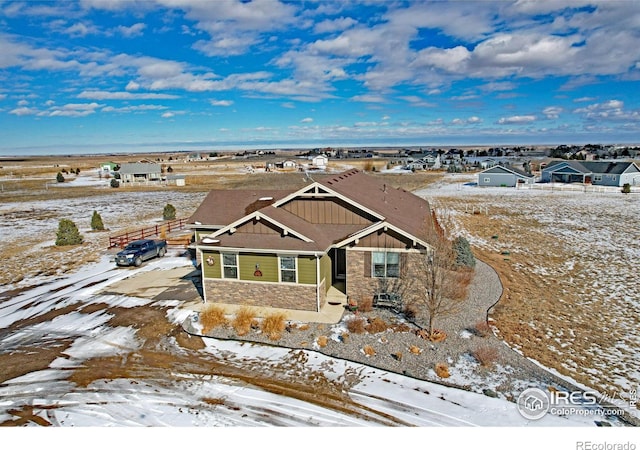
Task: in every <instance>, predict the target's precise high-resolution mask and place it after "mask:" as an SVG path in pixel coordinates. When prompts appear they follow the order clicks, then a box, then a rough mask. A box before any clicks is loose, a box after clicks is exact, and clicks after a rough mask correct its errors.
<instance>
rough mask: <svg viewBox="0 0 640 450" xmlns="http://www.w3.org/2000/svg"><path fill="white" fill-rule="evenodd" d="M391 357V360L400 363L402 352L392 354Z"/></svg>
mask: <svg viewBox="0 0 640 450" xmlns="http://www.w3.org/2000/svg"><path fill="white" fill-rule="evenodd" d="M391 356H392V357H393V359H395V360H396V361H402V352H395V353H392V354H391Z"/></svg>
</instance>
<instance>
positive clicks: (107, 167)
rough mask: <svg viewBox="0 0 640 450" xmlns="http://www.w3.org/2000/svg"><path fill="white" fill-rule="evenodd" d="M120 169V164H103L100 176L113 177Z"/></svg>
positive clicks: (110, 162)
mask: <svg viewBox="0 0 640 450" xmlns="http://www.w3.org/2000/svg"><path fill="white" fill-rule="evenodd" d="M118 167H119V166H118V163H114V162H113V161H107V162H103V163H101V164H100V169H99V174H100V176H107V175H108V176H112V175H113V174H114V172H115V171H116V169H117V168H118Z"/></svg>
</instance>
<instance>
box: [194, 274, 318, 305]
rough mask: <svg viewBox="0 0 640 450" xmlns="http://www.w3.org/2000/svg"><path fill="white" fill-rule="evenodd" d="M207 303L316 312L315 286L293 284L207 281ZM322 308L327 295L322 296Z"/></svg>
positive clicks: (205, 285) (205, 283) (205, 287)
mask: <svg viewBox="0 0 640 450" xmlns="http://www.w3.org/2000/svg"><path fill="white" fill-rule="evenodd" d="M204 289H205V291H206V298H207V301H210V302H212V303H227V304H234V305H246V306H256V307H267V308H285V309H297V310H302V311H316V310H317V300H316V285H315V284H294V283H281V284H275V283H247V282H243V281H226V280H220V279H216V280H208V279H205V280H204ZM320 300H321V305H322V304H323V303H324V302H325V301H326V293H324V292H321V293H320Z"/></svg>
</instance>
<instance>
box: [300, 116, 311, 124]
mask: <svg viewBox="0 0 640 450" xmlns="http://www.w3.org/2000/svg"><path fill="white" fill-rule="evenodd" d="M300 122H302V123H311V122H313V119H312V118H311V117H305V118H304V119H302V120H301V121H300Z"/></svg>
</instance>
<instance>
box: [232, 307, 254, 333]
mask: <svg viewBox="0 0 640 450" xmlns="http://www.w3.org/2000/svg"><path fill="white" fill-rule="evenodd" d="M255 316H256V313H255V311H254V310H253V309H251V308H248V307H245V306H243V307H242V308H240V309H239V310H238V312H236V314H235V316H234V317H233V319H232V320H231V326H232V327H233V329H234V330H235V331H236V333H237V334H238V336H244V335H245V334H247V333H249V331H251V327H252V326H253V325H254V322H255Z"/></svg>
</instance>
